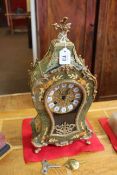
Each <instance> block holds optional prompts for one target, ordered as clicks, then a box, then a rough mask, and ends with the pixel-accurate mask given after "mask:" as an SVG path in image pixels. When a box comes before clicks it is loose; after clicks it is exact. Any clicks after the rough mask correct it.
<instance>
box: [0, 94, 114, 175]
mask: <svg viewBox="0 0 117 175" xmlns="http://www.w3.org/2000/svg"><path fill="white" fill-rule="evenodd" d="M113 112H117V100H114V101H106V102H95V103H93V104H92V106H91V108H90V109H89V112H88V113H87V117H88V120H89V121H90V123H91V125H92V126H93V128H94V132H95V133H96V135H97V137H98V138H99V140H100V142H101V143H102V144H103V145H104V148H105V150H104V151H101V152H95V153H94V152H92V153H81V154H79V155H76V156H73V157H65V158H60V159H55V160H52V161H49V163H53V164H58V165H62V167H61V168H54V169H50V170H49V172H48V175H77V174H78V175H117V153H116V152H115V151H114V150H113V147H112V145H111V143H110V141H109V139H108V137H107V135H106V134H105V132H104V131H103V129H102V128H101V126H100V124H99V122H98V118H100V117H104V116H106V117H109V116H110V115H111V114H112V113H113ZM35 116H36V111H35V109H34V107H33V104H32V100H31V95H30V93H25V94H14V95H6V96H0V132H1V131H2V132H3V133H4V134H5V135H6V139H7V141H8V142H9V143H10V144H11V145H12V147H13V149H12V151H11V152H10V153H9V154H7V155H6V156H5V157H4V158H3V159H2V160H0V175H41V167H42V166H41V163H40V162H37V163H29V164H25V162H24V159H23V149H22V136H21V128H22V120H23V119H24V118H29V117H35ZM71 158H73V159H76V160H78V161H79V162H80V168H79V169H78V170H77V171H74V172H71V171H67V169H66V168H65V167H64V166H63V165H64V164H65V163H66V161H67V160H69V159H71Z"/></svg>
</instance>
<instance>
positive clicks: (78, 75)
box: [31, 18, 97, 149]
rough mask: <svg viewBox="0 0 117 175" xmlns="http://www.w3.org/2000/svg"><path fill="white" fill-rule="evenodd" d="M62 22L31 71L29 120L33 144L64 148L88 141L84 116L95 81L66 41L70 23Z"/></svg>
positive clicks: (90, 101)
mask: <svg viewBox="0 0 117 175" xmlns="http://www.w3.org/2000/svg"><path fill="white" fill-rule="evenodd" d="M66 21H67V18H64V19H63V20H62V21H61V22H60V24H57V23H56V24H54V26H55V29H60V33H59V35H58V38H57V39H55V40H53V41H52V42H51V44H50V47H49V50H48V52H47V53H46V55H45V56H44V58H43V59H42V60H41V61H38V60H37V61H36V63H35V65H34V66H33V70H32V71H31V89H32V99H33V102H34V105H35V108H36V110H37V116H36V117H35V118H34V119H33V120H32V123H31V126H32V131H33V132H32V133H33V136H32V144H33V145H34V146H35V147H36V148H39V149H41V147H43V146H45V145H48V144H54V145H57V146H63V145H67V144H70V143H72V142H73V141H74V140H77V139H87V138H89V137H91V135H92V132H91V130H90V129H89V127H88V125H87V123H86V120H85V116H86V113H87V111H88V109H89V107H90V105H91V103H92V102H93V100H94V98H95V95H96V92H97V91H96V78H95V77H94V76H93V75H92V74H91V73H90V71H89V70H88V68H87V67H86V66H85V64H84V60H83V59H82V58H81V56H78V55H77V53H76V50H75V46H74V44H73V43H72V42H71V41H70V40H69V39H68V38H67V32H68V31H69V29H70V23H67V22H66Z"/></svg>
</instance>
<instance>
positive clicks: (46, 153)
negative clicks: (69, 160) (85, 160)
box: [22, 119, 104, 163]
mask: <svg viewBox="0 0 117 175" xmlns="http://www.w3.org/2000/svg"><path fill="white" fill-rule="evenodd" d="M31 120H32V119H24V120H23V124H22V141H23V153H24V160H25V162H26V163H28V162H39V161H42V160H52V159H56V158H60V157H68V156H74V155H77V154H79V153H81V152H93V151H103V150H104V147H103V145H102V144H101V143H100V141H99V140H98V138H97V137H96V134H95V133H94V134H93V136H92V138H90V139H89V140H90V141H91V145H86V143H85V141H84V140H78V141H75V142H73V143H72V144H70V145H67V146H63V147H59V146H54V145H48V146H45V147H43V148H42V150H41V151H40V152H39V153H38V154H35V153H34V147H33V146H32V144H31V137H32V130H31V126H30V122H31Z"/></svg>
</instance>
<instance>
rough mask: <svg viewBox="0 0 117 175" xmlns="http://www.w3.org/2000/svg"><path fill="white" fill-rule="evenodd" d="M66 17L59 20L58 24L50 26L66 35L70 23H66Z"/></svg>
mask: <svg viewBox="0 0 117 175" xmlns="http://www.w3.org/2000/svg"><path fill="white" fill-rule="evenodd" d="M67 20H68V17H64V18H63V19H62V20H60V24H58V23H54V24H52V25H53V26H54V27H55V30H58V29H59V30H60V32H64V33H67V32H69V29H70V28H71V23H67Z"/></svg>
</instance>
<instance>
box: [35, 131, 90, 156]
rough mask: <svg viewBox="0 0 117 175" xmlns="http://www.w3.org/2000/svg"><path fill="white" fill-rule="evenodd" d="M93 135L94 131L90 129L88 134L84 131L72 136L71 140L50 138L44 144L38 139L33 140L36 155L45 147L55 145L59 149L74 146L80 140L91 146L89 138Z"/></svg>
mask: <svg viewBox="0 0 117 175" xmlns="http://www.w3.org/2000/svg"><path fill="white" fill-rule="evenodd" d="M92 134H93V132H92V130H90V129H88V130H87V133H86V131H84V132H81V133H77V134H72V137H71V140H65V141H60V138H58V139H57V137H50V138H48V140H46V141H45V142H44V141H43V143H40V141H39V140H38V139H37V138H35V139H33V141H32V144H33V146H34V152H35V154H38V153H39V152H40V151H41V149H42V147H45V146H48V145H55V146H59V147H62V146H67V145H69V144H72V143H73V141H76V140H80V141H83V142H84V141H85V144H86V145H90V144H91V141H89V138H90V137H91V136H92ZM40 140H41V139H40Z"/></svg>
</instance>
